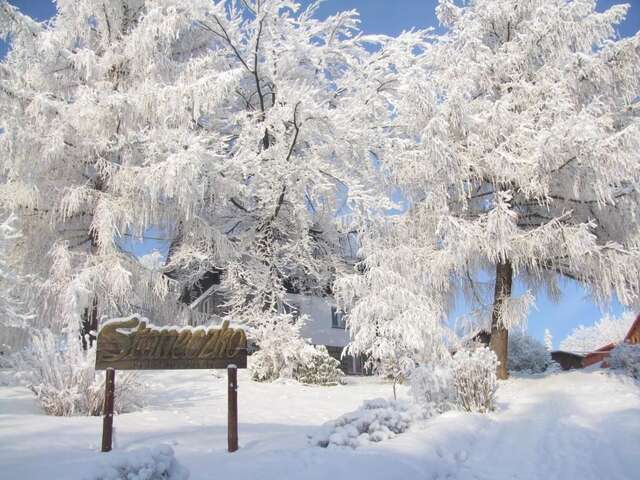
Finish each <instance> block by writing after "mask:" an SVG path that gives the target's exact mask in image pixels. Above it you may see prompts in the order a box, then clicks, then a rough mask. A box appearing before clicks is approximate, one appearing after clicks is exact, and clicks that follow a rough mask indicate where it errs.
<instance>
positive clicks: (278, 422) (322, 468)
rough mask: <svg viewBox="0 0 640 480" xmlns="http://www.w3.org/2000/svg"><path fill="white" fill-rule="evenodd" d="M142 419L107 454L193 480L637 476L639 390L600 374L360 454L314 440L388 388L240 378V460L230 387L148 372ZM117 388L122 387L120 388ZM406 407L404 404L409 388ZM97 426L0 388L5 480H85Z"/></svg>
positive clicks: (528, 388)
mask: <svg viewBox="0 0 640 480" xmlns="http://www.w3.org/2000/svg"><path fill="white" fill-rule="evenodd" d="M144 375H145V377H146V378H145V381H146V382H151V383H154V382H155V386H153V387H152V391H151V393H150V394H149V396H148V402H149V403H148V404H147V406H146V407H145V409H144V410H142V411H137V412H132V413H128V414H123V415H119V416H116V418H115V427H116V446H115V450H114V452H113V453H118V452H122V451H129V450H134V449H138V448H141V447H149V446H151V445H157V444H169V445H171V447H172V448H173V449H174V450H175V454H176V458H177V459H178V460H179V462H180V463H181V464H182V465H184V467H185V468H187V469H188V470H189V471H190V474H191V475H190V477H189V479H190V480H211V479H212V478H216V479H217V478H220V479H222V478H234V479H239V480H242V479H247V480H249V479H260V480H288V479H291V480H302V479H304V480H327V479H331V480H342V479H344V480H359V479H362V480H392V479H403V480H405V479H421V480H433V479H447V478H449V479H455V480H514V479H517V480H540V479H545V480H565V479H566V480H574V479H575V480H602V479H607V480H632V479H636V478H638V472H639V471H640V388H639V387H638V384H637V383H634V382H633V381H631V380H630V379H629V378H628V377H621V376H617V375H611V374H609V373H607V372H605V371H571V372H561V373H557V374H553V375H547V376H538V377H522V378H512V379H511V380H509V381H507V382H501V383H500V385H499V389H498V394H497V409H496V411H495V412H492V413H490V414H487V415H481V414H469V413H463V412H453V411H452V412H447V413H445V414H442V415H439V416H436V417H432V418H430V419H427V420H424V421H419V422H414V423H413V424H412V426H411V428H410V429H409V430H407V431H406V432H404V433H402V434H401V435H397V436H395V438H391V439H386V440H385V441H382V442H377V443H373V442H369V443H367V444H366V445H362V446H360V447H359V448H357V449H352V448H319V447H317V446H311V445H309V442H308V436H309V435H317V434H320V433H321V432H322V429H323V425H325V424H326V422H328V421H331V420H334V419H336V418H339V417H340V416H341V415H344V414H345V413H346V412H351V411H354V410H356V409H357V408H358V407H359V406H361V405H362V404H363V402H364V401H365V400H368V399H372V398H380V397H384V398H390V397H391V396H392V394H391V385H390V384H389V383H381V382H380V381H379V380H377V379H372V378H363V379H352V378H350V379H349V382H350V383H349V384H347V385H344V386H336V387H313V386H303V385H299V384H296V383H294V382H280V383H276V384H263V383H256V382H251V381H250V380H249V379H248V378H247V372H246V371H241V372H240V382H239V385H240V388H239V391H238V395H239V414H240V432H239V434H240V450H239V451H238V452H236V453H233V454H229V453H227V452H226V414H227V412H226V403H227V400H226V388H227V385H226V378H224V376H222V375H221V376H220V378H216V377H215V376H213V375H211V374H210V373H209V372H207V371H199V370H192V371H167V372H145V373H144ZM116 381H117V380H116ZM400 396H401V397H402V398H408V394H407V391H406V389H405V388H404V387H401V388H400ZM101 424H102V419H101V418H99V417H47V416H45V415H43V414H42V413H41V412H40V411H39V410H38V407H37V404H36V402H35V400H34V398H33V395H32V394H31V392H29V391H28V390H27V389H26V388H24V387H8V386H4V387H0V478H2V480H4V479H7V480H40V479H43V478H52V479H61V480H62V479H63V480H82V479H85V478H86V477H87V474H88V473H89V472H93V471H95V469H96V466H100V465H101V464H103V463H104V462H105V459H106V458H109V456H110V455H111V454H102V453H100V451H99V443H100V428H101Z"/></svg>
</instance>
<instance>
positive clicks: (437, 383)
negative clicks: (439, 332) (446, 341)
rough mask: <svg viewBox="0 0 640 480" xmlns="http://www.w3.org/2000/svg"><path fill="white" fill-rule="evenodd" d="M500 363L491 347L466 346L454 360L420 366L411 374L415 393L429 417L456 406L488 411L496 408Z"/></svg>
mask: <svg viewBox="0 0 640 480" xmlns="http://www.w3.org/2000/svg"><path fill="white" fill-rule="evenodd" d="M497 366H498V359H497V358H496V355H495V353H493V352H492V351H491V350H490V349H489V348H487V347H485V346H475V347H472V348H470V349H466V348H463V349H461V350H459V351H458V352H456V354H455V355H454V356H453V357H452V358H451V359H450V360H446V361H442V362H441V363H438V364H435V363H432V364H427V365H421V366H419V367H417V368H416V369H415V370H414V371H413V372H412V373H411V377H410V381H411V393H412V395H413V398H414V399H415V401H416V403H417V404H418V405H420V407H421V408H422V411H423V414H424V415H427V416H431V415H434V414H437V413H442V412H444V411H446V410H450V409H453V408H461V409H463V410H466V411H469V412H480V413H484V412H488V411H491V410H493V409H494V400H495V392H496V390H497V378H496V368H497Z"/></svg>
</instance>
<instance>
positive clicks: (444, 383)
mask: <svg viewBox="0 0 640 480" xmlns="http://www.w3.org/2000/svg"><path fill="white" fill-rule="evenodd" d="M409 381H410V385H411V394H412V396H413V398H414V400H415V401H416V403H417V404H418V405H420V406H421V407H422V410H423V412H425V414H427V415H431V414H435V413H442V412H444V411H446V410H449V409H451V408H452V407H454V406H455V404H456V391H455V387H454V383H453V371H452V369H451V365H450V363H446V364H436V363H429V364H426V365H420V366H418V367H416V368H415V369H414V370H413V371H412V372H411V376H410V377H409Z"/></svg>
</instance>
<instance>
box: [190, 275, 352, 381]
mask: <svg viewBox="0 0 640 480" xmlns="http://www.w3.org/2000/svg"><path fill="white" fill-rule="evenodd" d="M223 275H224V272H223V271H222V270H216V271H211V272H207V273H206V274H205V275H204V276H203V277H202V278H201V279H200V281H198V282H196V283H195V284H194V285H193V286H191V287H188V288H185V289H184V290H183V292H182V294H181V296H180V301H181V302H182V303H185V304H187V305H188V306H189V309H188V311H187V312H188V315H189V318H188V319H187V322H188V323H190V324H192V325H198V324H204V323H211V322H216V321H219V320H220V317H221V316H222V315H223V314H224V313H225V312H224V303H225V295H224V293H223V292H222V290H221V281H222V277H223ZM282 311H283V313H284V312H286V313H290V314H291V315H292V316H293V318H294V321H295V319H297V318H300V317H301V316H303V315H306V316H307V317H308V320H307V321H306V322H305V323H304V324H302V326H301V329H300V334H301V336H302V338H304V339H306V340H307V341H308V342H309V343H310V344H312V345H323V346H325V347H326V348H327V351H328V352H329V354H330V355H331V356H332V357H334V358H335V359H336V360H338V361H339V362H340V364H341V368H342V370H343V371H344V372H345V373H346V374H348V375H362V374H364V373H365V368H364V360H363V358H362V357H354V356H352V355H346V354H345V355H343V354H342V353H343V350H344V348H345V347H346V346H347V344H348V343H349V332H348V330H347V328H346V324H345V318H344V314H343V313H342V312H341V311H339V310H338V308H337V306H336V303H335V301H334V299H333V297H332V296H331V295H323V296H319V295H311V294H303V293H299V292H295V291H294V290H292V289H290V290H289V293H288V294H287V296H286V303H285V304H283V305H282Z"/></svg>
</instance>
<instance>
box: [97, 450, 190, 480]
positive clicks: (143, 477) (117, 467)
mask: <svg viewBox="0 0 640 480" xmlns="http://www.w3.org/2000/svg"><path fill="white" fill-rule="evenodd" d="M106 455H107V457H108V459H107V464H106V465H102V466H101V467H99V468H98V471H97V472H96V473H94V474H92V475H91V476H89V477H86V480H187V479H188V478H189V471H188V470H187V469H186V468H185V467H183V466H182V465H180V464H179V463H178V461H177V460H176V458H175V455H174V453H173V449H172V448H171V447H170V446H169V445H159V446H157V447H153V448H142V449H139V450H132V451H129V452H111V453H109V454H106Z"/></svg>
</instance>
